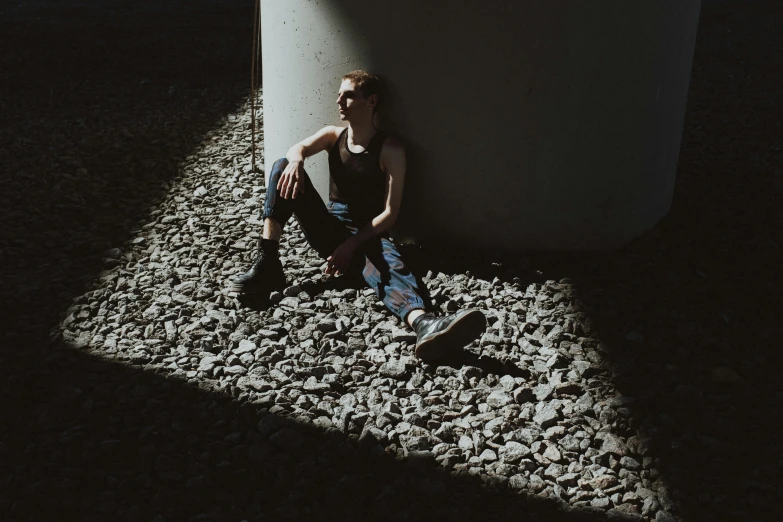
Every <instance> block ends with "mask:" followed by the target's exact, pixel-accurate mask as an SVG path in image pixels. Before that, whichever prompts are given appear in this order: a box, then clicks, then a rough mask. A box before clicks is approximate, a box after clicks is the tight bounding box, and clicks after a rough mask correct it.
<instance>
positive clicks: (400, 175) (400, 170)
mask: <svg viewBox="0 0 783 522" xmlns="http://www.w3.org/2000/svg"><path fill="white" fill-rule="evenodd" d="M381 168H382V169H383V170H384V171H385V172H386V194H385V201H386V205H385V208H384V209H383V212H381V213H380V214H378V215H377V216H375V217H374V218H373V220H372V221H371V222H370V223H367V224H366V225H365V226H364V227H362V229H361V230H359V231H358V232H357V233H356V234H354V235H353V236H351V237H349V238H348V239H346V240H345V241H343V243H342V244H340V246H338V247H337V249H336V250H335V251H334V252H333V253H332V255H331V256H329V258H328V264H327V267H326V273H327V274H339V273H344V272H345V270H347V269H348V266H349V265H350V263H351V261H352V260H353V257H354V255H355V254H356V249H357V248H359V245H361V243H363V242H364V241H367V240H368V239H370V238H373V237H375V236H378V235H380V234H382V233H383V232H385V231H387V230H389V229H390V228H391V227H392V226H393V225H394V223H395V222H396V221H397V216H399V214H400V204H401V203H402V189H403V187H404V184H405V147H404V146H403V145H402V143H400V142H399V141H397V140H396V139H394V138H391V137H389V138H387V139H386V141H385V142H384V144H383V148H382V149H381Z"/></svg>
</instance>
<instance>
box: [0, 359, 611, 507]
mask: <svg viewBox="0 0 783 522" xmlns="http://www.w3.org/2000/svg"><path fill="white" fill-rule="evenodd" d="M31 378H32V380H31V382H30V383H29V384H30V386H28V387H26V389H29V391H23V389H20V388H19V387H12V388H10V389H8V390H7V391H6V393H7V395H8V397H9V399H11V401H12V404H13V410H14V413H16V414H17V415H19V418H18V422H17V429H14V430H10V432H8V433H6V434H4V442H3V443H4V445H5V447H6V448H7V449H8V451H6V452H4V453H0V459H2V460H0V463H2V466H0V484H2V491H3V494H2V497H0V498H2V500H1V501H0V514H2V518H3V520H7V521H9V522H10V521H12V520H13V521H16V520H81V521H92V520H108V519H111V520H122V521H126V520H127V521H141V522H147V521H149V520H153V519H155V517H157V516H162V517H163V519H164V520H214V521H222V520H234V521H236V520H281V519H282V520H306V519H310V518H318V519H319V520H343V521H350V520H457V519H459V520H462V519H465V517H470V518H474V519H479V520H511V519H513V520H563V521H573V522H577V521H581V520H600V519H601V518H594V517H593V516H592V515H589V514H588V513H587V512H584V511H573V510H572V511H570V512H564V511H560V510H559V509H558V506H557V504H556V503H555V502H554V501H553V500H551V499H544V498H533V497H528V496H526V495H521V494H515V493H513V492H511V491H509V490H507V489H505V488H504V487H502V486H500V485H492V484H489V485H488V486H487V487H486V488H485V487H482V483H481V481H480V480H479V479H478V478H476V477H455V476H449V475H448V474H447V473H444V472H443V470H442V468H440V467H439V466H437V465H435V463H434V461H433V460H432V458H431V457H426V456H422V457H420V458H413V457H410V458H409V457H406V458H405V459H402V460H401V459H395V455H390V454H385V453H384V452H383V449H382V447H381V446H379V445H378V444H377V443H375V442H374V441H373V440H372V439H369V438H368V439H362V440H361V442H360V441H359V440H358V436H357V435H358V433H359V432H357V433H355V434H351V435H348V436H346V435H345V434H344V433H342V432H340V431H337V430H335V429H333V428H332V429H327V430H326V431H324V430H321V429H318V428H316V427H314V426H313V425H312V424H309V423H308V424H305V423H302V422H300V421H299V420H298V419H294V418H291V417H283V416H280V415H275V414H269V413H267V411H268V407H260V406H259V405H258V404H253V403H250V402H247V401H246V394H243V393H240V392H239V391H238V390H233V392H234V395H237V397H233V398H232V397H231V392H232V390H228V389H227V390H225V392H226V393H219V392H217V391H215V390H212V389H209V390H206V389H199V388H197V387H195V386H191V385H189V384H187V383H185V382H183V381H180V380H176V379H171V378H164V377H163V376H160V375H156V374H154V373H153V372H150V371H143V370H142V369H141V368H138V367H131V366H128V365H123V364H118V363H114V362H109V361H104V360H100V359H98V358H96V357H94V356H90V355H86V354H82V353H79V352H76V351H73V350H70V349H62V350H59V351H57V352H53V354H52V356H50V357H49V359H48V360H47V361H46V362H44V363H42V364H41V365H40V366H39V368H38V369H37V370H36V371H35V372H34V374H33V375H32V376H31ZM6 384H9V385H11V384H18V383H14V382H10V380H9V381H8V382H7V383H6ZM201 385H202V386H204V384H203V383H201ZM333 395H334V396H336V397H338V394H333ZM267 406H269V405H267ZM271 411H275V410H274V409H272V410H271ZM155 520H161V519H155Z"/></svg>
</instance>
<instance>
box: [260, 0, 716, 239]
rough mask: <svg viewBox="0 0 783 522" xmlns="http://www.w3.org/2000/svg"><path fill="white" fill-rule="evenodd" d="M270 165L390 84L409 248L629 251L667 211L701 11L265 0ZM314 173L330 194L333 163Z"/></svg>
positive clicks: (668, 0)
mask: <svg viewBox="0 0 783 522" xmlns="http://www.w3.org/2000/svg"><path fill="white" fill-rule="evenodd" d="M262 4H263V5H262V39H263V41H262V45H263V56H262V59H263V88H264V134H265V147H264V149H265V150H264V152H265V161H266V166H267V169H268V168H269V167H271V165H272V162H273V161H274V159H276V158H278V157H281V156H283V155H284V154H285V152H286V150H287V149H288V147H289V146H290V145H292V144H293V143H295V142H297V141H299V140H301V139H303V138H304V137H306V136H308V135H310V134H312V133H314V132H315V131H316V130H318V129H319V128H321V127H322V126H324V125H327V124H334V125H339V124H340V121H339V118H338V114H337V111H336V103H335V98H336V92H337V89H338V87H339V83H340V78H341V76H342V75H343V74H344V73H345V72H348V71H350V70H353V69H358V68H363V69H366V70H368V71H370V72H373V73H375V74H378V75H379V76H381V77H382V78H383V79H385V80H386V83H387V85H388V88H389V91H390V93H391V97H390V99H389V100H388V102H389V103H388V105H387V107H386V110H385V111H384V113H383V114H382V116H383V121H384V126H385V127H386V128H387V129H388V130H389V131H391V132H393V133H395V134H397V135H399V136H400V137H401V138H402V139H403V140H404V141H405V142H406V144H407V150H408V158H409V170H408V174H407V177H406V190H405V196H404V202H403V216H402V218H401V223H400V227H398V228H399V235H400V236H401V237H402V238H420V239H427V238H429V237H437V236H443V237H447V238H449V239H450V240H457V241H460V242H464V243H467V244H471V245H474V246H479V247H496V248H504V249H511V250H529V249H601V248H612V247H616V246H619V245H622V244H623V243H626V242H627V241H629V240H630V239H632V238H633V237H635V236H637V235H639V234H640V233H642V232H643V231H644V230H646V229H648V228H649V227H651V226H653V225H654V224H655V223H656V222H657V221H658V220H659V219H660V218H661V217H663V216H664V215H665V214H666V213H667V212H668V210H669V207H670V205H671V200H672V192H673V187H674V179H675V173H676V168H677V160H678V155H679V148H680V141H681V135H682V126H683V119H684V114H685V102H686V97H687V92H688V82H689V78H690V70H691V62H692V58H693V50H694V44H695V39H696V30H697V25H698V16H699V8H700V1H699V0H685V1H683V0H636V1H633V2H628V1H625V0H614V1H610V0H605V1H600V2H595V1H594V2H588V1H576V0H573V1H558V2H549V1H544V0H527V1H525V0H489V1H488V0H452V1H426V2H423V1H421V0H394V1H391V0H263V2H262ZM307 168H308V171H309V172H310V173H311V175H312V176H313V177H314V178H316V179H315V182H316V186H317V188H318V189H319V192H320V193H321V194H322V196H324V197H325V194H326V187H327V182H328V181H327V180H328V169H327V164H326V155H325V154H322V155H321V157H317V158H315V159H312V160H309V161H308V162H307Z"/></svg>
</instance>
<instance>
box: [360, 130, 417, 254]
mask: <svg viewBox="0 0 783 522" xmlns="http://www.w3.org/2000/svg"><path fill="white" fill-rule="evenodd" d="M381 167H382V168H384V170H385V171H386V193H385V198H384V199H385V201H386V206H385V208H384V209H383V212H381V213H380V214H378V215H377V216H375V217H374V218H373V220H372V221H371V222H369V223H367V224H366V225H365V226H364V227H362V229H361V230H359V231H358V232H357V233H356V236H355V237H356V239H357V240H358V241H360V242H364V241H366V240H368V239H370V238H372V237H375V236H378V235H380V234H382V233H383V232H386V231H387V230H389V229H390V228H391V227H393V226H394V224H395V223H396V222H397V217H398V216H399V215H400V205H401V204H402V190H403V188H404V186H405V168H406V158H405V147H404V146H403V144H402V143H401V142H400V141H398V140H397V139H395V138H393V137H391V136H390V137H389V138H387V139H386V141H385V142H384V144H383V148H382V149H381Z"/></svg>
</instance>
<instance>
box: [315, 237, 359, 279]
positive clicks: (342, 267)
mask: <svg viewBox="0 0 783 522" xmlns="http://www.w3.org/2000/svg"><path fill="white" fill-rule="evenodd" d="M359 244H360V241H359V240H358V239H357V238H356V236H351V237H349V238H348V239H346V240H345V241H343V242H342V243H341V244H340V246H338V247H337V248H336V249H335V251H334V252H332V255H331V256H329V257H328V258H327V259H326V261H327V265H326V270H325V272H324V273H326V274H329V275H341V274H344V273H346V272H347V271H348V268H349V267H350V266H351V261H353V258H354V256H355V255H356V249H357V248H359Z"/></svg>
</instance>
